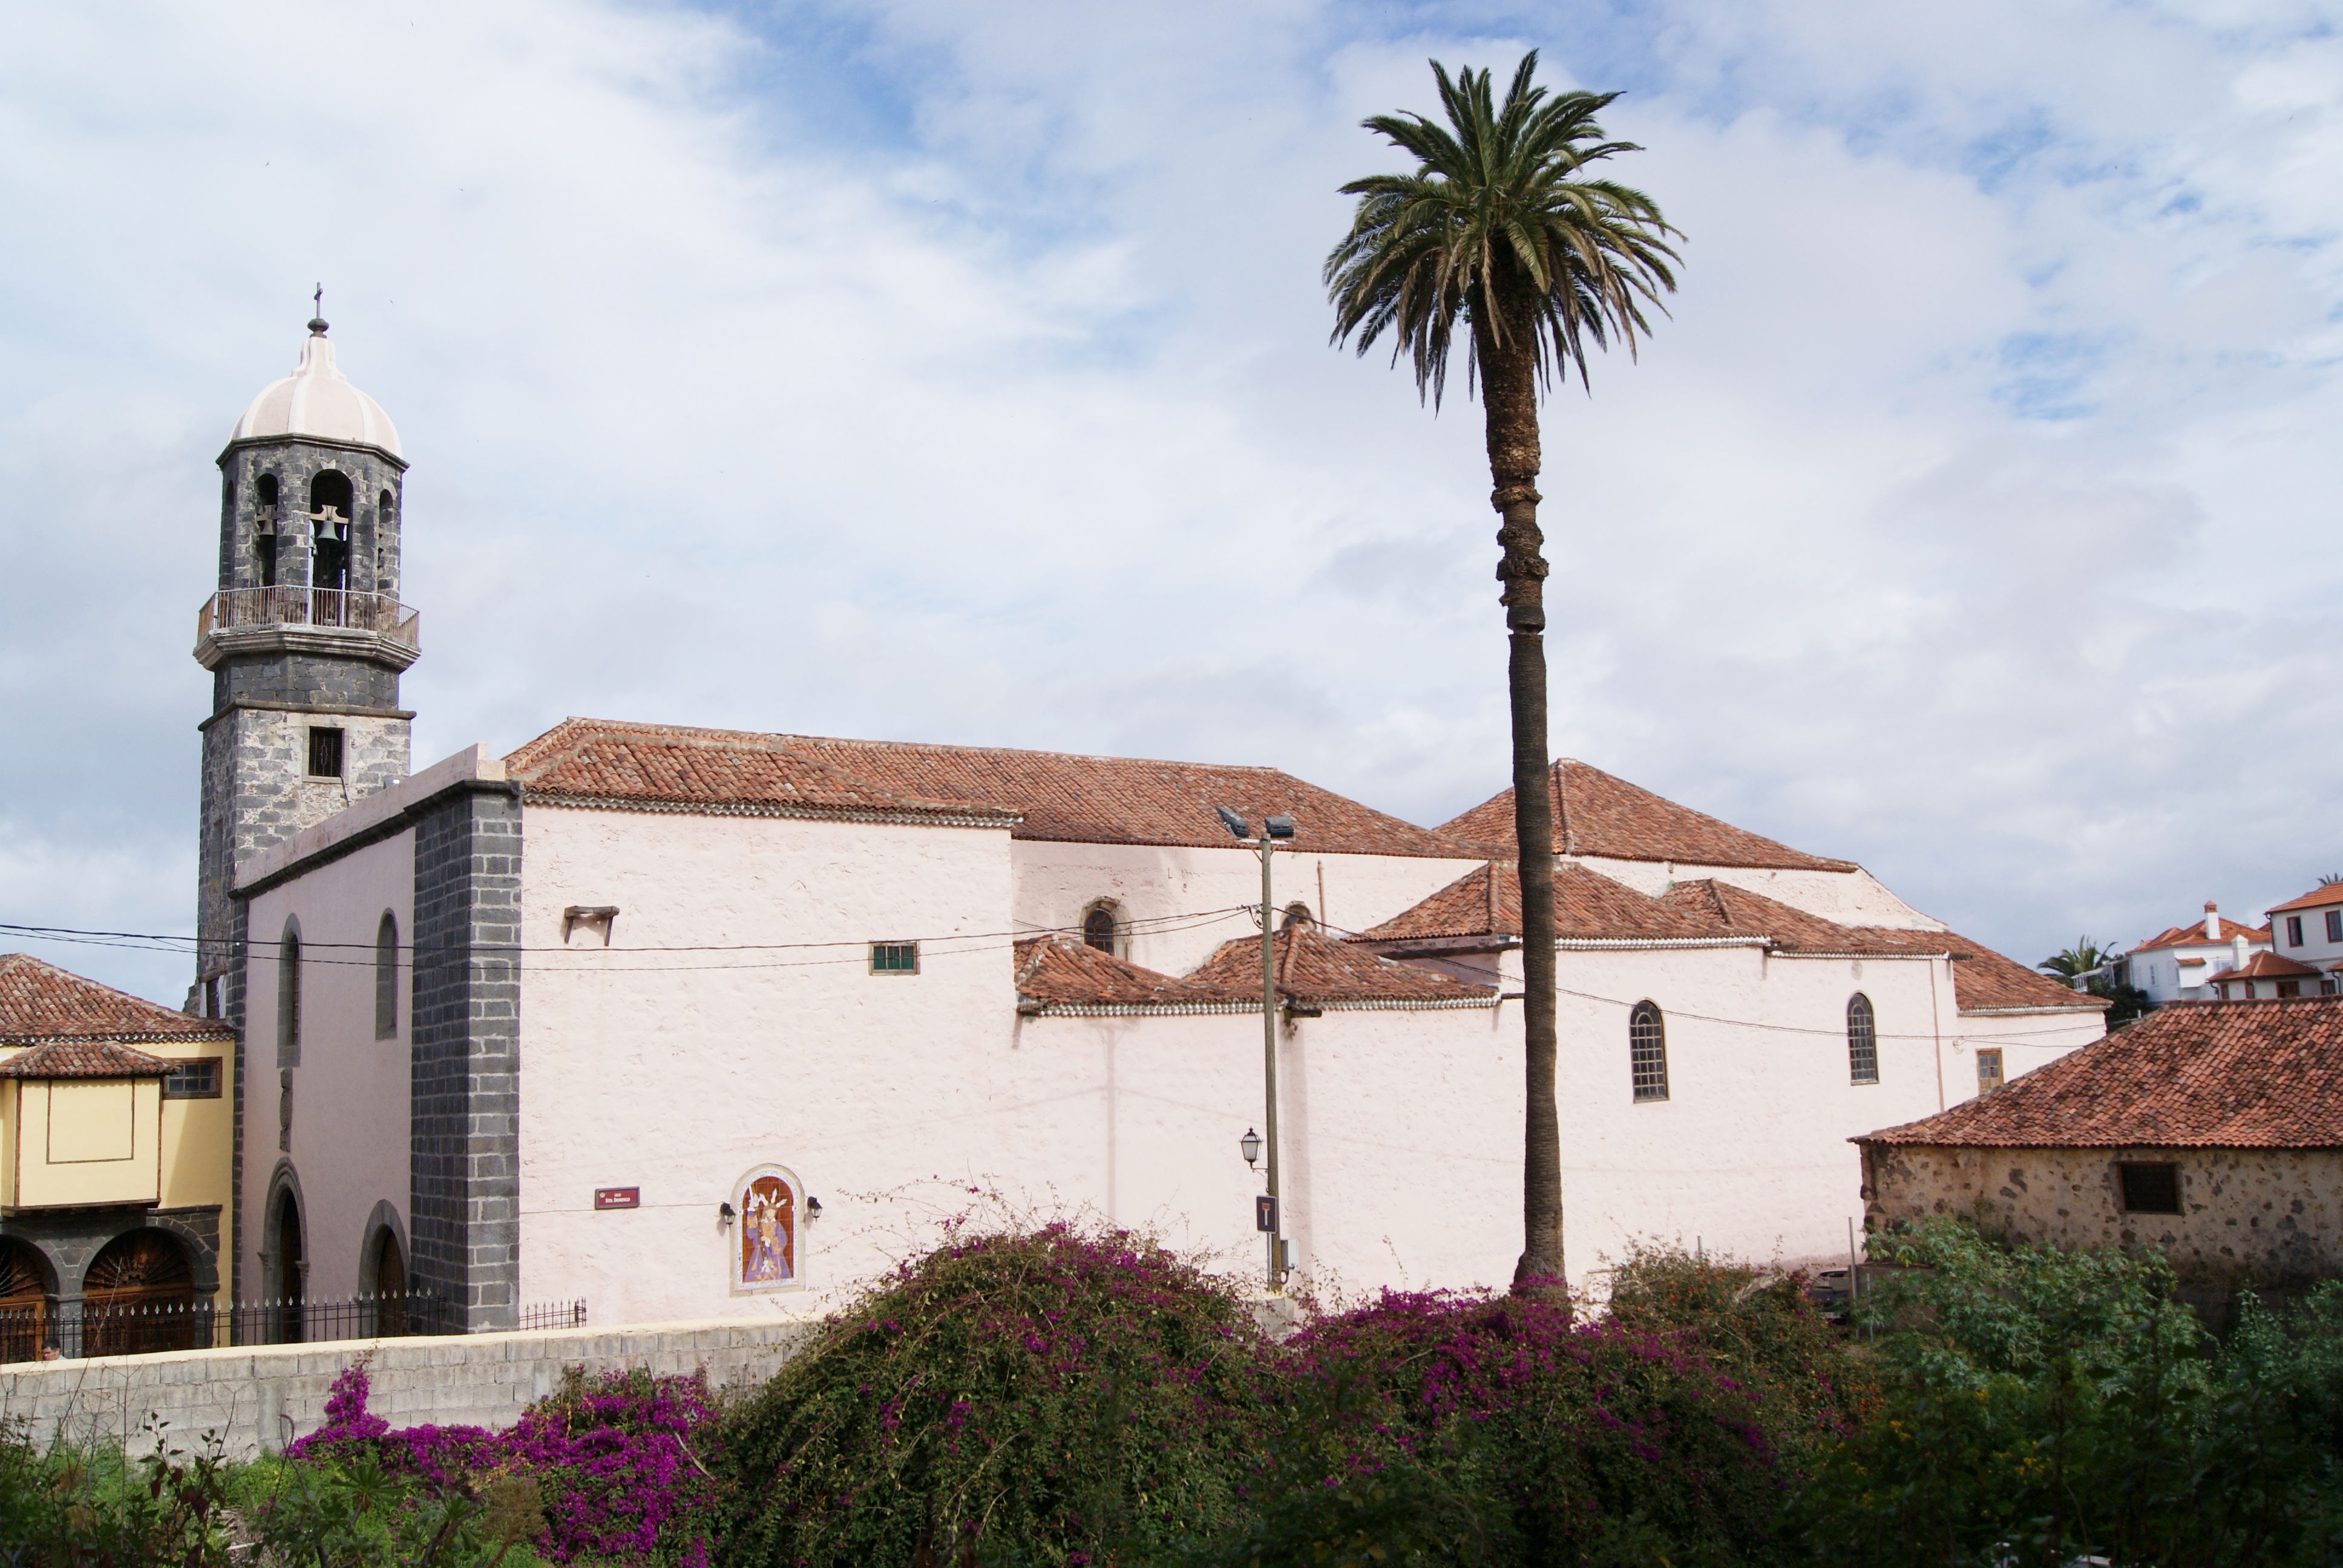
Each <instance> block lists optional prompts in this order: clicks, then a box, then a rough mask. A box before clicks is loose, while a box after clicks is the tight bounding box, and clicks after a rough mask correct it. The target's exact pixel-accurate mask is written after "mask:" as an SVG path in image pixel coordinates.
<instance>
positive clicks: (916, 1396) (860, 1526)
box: [713, 1225, 1262, 1568]
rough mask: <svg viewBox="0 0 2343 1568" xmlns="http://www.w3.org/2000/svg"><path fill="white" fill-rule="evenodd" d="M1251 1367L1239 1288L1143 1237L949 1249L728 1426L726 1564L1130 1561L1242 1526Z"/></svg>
mask: <svg viewBox="0 0 2343 1568" xmlns="http://www.w3.org/2000/svg"><path fill="white" fill-rule="evenodd" d="M1260 1357H1261V1335H1260V1333H1259V1332H1258V1331H1257V1329H1256V1328H1255V1327H1254V1325H1253V1323H1252V1318H1251V1315H1250V1313H1249V1312H1247V1310H1246V1308H1245V1305H1244V1303H1243V1302H1242V1301H1241V1300H1240V1299H1239V1298H1238V1296H1237V1295H1236V1293H1235V1289H1234V1287H1233V1286H1232V1284H1230V1283H1229V1282H1226V1281H1224V1280H1221V1279H1217V1278H1215V1277H1213V1276H1212V1275H1208V1274H1206V1273H1204V1272H1202V1271H1201V1270H1198V1269H1196V1268H1193V1267H1192V1266H1190V1265H1188V1264H1186V1263H1184V1262H1182V1261H1180V1260H1178V1259H1176V1258H1174V1257H1173V1256H1172V1255H1171V1254H1170V1253H1168V1252H1166V1251H1162V1250H1161V1248H1159V1247H1157V1246H1155V1245H1153V1244H1152V1243H1151V1242H1150V1241H1147V1240H1145V1239H1143V1238H1141V1237H1136V1236H1132V1235H1130V1234H1128V1233H1125V1232H1122V1231H1083V1230H1079V1229H1076V1228H1073V1227H1071V1226H1067V1225H1052V1226H1049V1227H1047V1228H1044V1229H1041V1230H1039V1231H1031V1232H1028V1233H1021V1234H1008V1235H989V1236H961V1237H958V1238H955V1239H954V1240H952V1241H950V1242H949V1243H948V1244H947V1245H945V1246H943V1247H942V1248H940V1249H939V1250H938V1251H934V1252H931V1253H930V1254H929V1255H928V1256H926V1257H924V1258H921V1259H919V1260H917V1261H913V1262H910V1263H907V1264H905V1265H903V1266H902V1267H901V1268H900V1269H899V1270H898V1271H896V1272H895V1274H894V1275H892V1276H891V1277H890V1279H889V1280H888V1281H887V1282H884V1283H883V1284H882V1285H881V1286H880V1288H878V1289H877V1290H875V1291H873V1292H871V1293H870V1295H868V1296H866V1297H865V1298H863V1299H862V1300H861V1301H860V1302H858V1303H857V1304H856V1305H854V1306H853V1307H852V1308H850V1309H849V1310H848V1311H846V1312H841V1313H840V1314H839V1315H838V1316H836V1317H835V1318H833V1319H832V1320H831V1321H830V1323H829V1324H828V1325H827V1327H826V1328H825V1330H824V1331H823V1332H822V1334H821V1336H820V1339H819V1340H818V1341H817V1342H815V1343H814V1344H813V1345H811V1346H810V1347H809V1348H808V1349H807V1350H805V1351H804V1352H800V1353H799V1355H798V1356H797V1357H795V1358H794V1359H793V1360H791V1361H790V1362H789V1364H788V1365H787V1366H786V1367H784V1368H783V1369H782V1371H781V1372H780V1373H779V1375H778V1376H777V1377H775V1378H774V1379H773V1381H772V1382H770V1383H769V1384H768V1385H767V1386H766V1387H765V1388H764V1389H763V1390H762V1391H760V1392H759V1393H758V1394H756V1395H755V1396H753V1397H752V1398H751V1399H749V1400H748V1401H746V1402H744V1403H743V1404H742V1405H741V1406H740V1407H739V1409H737V1410H736V1411H734V1412H731V1413H730V1414H729V1415H728V1416H727V1417H726V1418H725V1419H724V1420H723V1421H722V1422H720V1432H719V1442H718V1443H717V1444H716V1445H715V1449H716V1452H717V1454H718V1456H719V1457H718V1458H717V1459H716V1460H715V1461H714V1462H713V1463H714V1466H715V1468H716V1471H717V1473H718V1474H719V1477H721V1478H723V1479H725V1480H727V1481H729V1484H730V1487H731V1490H732V1496H731V1499H730V1506H729V1513H728V1515H727V1518H726V1521H725V1527H724V1531H723V1533H722V1536H721V1538H720V1544H719V1561H720V1562H724V1563H739V1564H767V1563H789V1564H802V1565H804V1568H828V1565H830V1564H833V1563H835V1564H851V1565H853V1568H864V1565H886V1564H909V1563H915V1562H916V1563H943V1562H947V1561H960V1562H966V1561H970V1560H973V1559H976V1558H978V1557H981V1558H983V1559H984V1560H987V1561H992V1562H1032V1563H1047V1564H1051V1565H1052V1568H1057V1565H1061V1564H1062V1565H1065V1568H1081V1565H1082V1564H1085V1563H1097V1562H1103V1561H1105V1560H1107V1558H1108V1557H1110V1556H1111V1557H1114V1558H1116V1559H1118V1560H1121V1561H1131V1560H1135V1559H1136V1558H1137V1557H1139V1556H1141V1555H1143V1554H1144V1553H1148V1552H1151V1551H1153V1550H1156V1549H1158V1548H1160V1547H1161V1546H1162V1545H1163V1544H1165V1543H1169V1542H1172V1541H1176V1540H1177V1539H1179V1538H1180V1537H1182V1536H1183V1535H1185V1534H1188V1533H1194V1532H1199V1531H1207V1530H1212V1529H1214V1528H1217V1527H1219V1526H1222V1525H1223V1524H1225V1523H1228V1522H1229V1521H1230V1520H1232V1518H1233V1517H1234V1516H1235V1514H1236V1512H1237V1509H1238V1505H1239V1500H1238V1495H1237V1489H1238V1487H1239V1485H1240V1484H1241V1483H1242V1477H1243V1475H1244V1474H1245V1472H1246V1470H1247V1468H1248V1463H1249V1461H1250V1457H1251V1455H1252V1452H1253V1448H1254V1443H1255V1437H1256V1433H1257V1432H1258V1430H1259V1427H1260V1422H1261V1409H1262V1387H1261V1376H1262V1373H1261V1359H1260Z"/></svg>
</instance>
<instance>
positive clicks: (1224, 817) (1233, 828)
mask: <svg viewBox="0 0 2343 1568" xmlns="http://www.w3.org/2000/svg"><path fill="white" fill-rule="evenodd" d="M1212 809H1213V810H1215V811H1217V812H1219V813H1220V815H1221V825H1222V827H1224V828H1226V829H1228V830H1229V831H1230V832H1231V833H1232V834H1233V835H1235V836H1236V837H1237V838H1240V839H1250V838H1252V823H1250V822H1248V821H1246V820H1245V819H1243V818H1242V817H1240V816H1238V815H1237V814H1236V813H1235V812H1234V811H1232V810H1230V809H1228V808H1227V807H1226V806H1215V807H1213V808H1212Z"/></svg>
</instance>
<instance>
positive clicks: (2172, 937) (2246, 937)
mask: <svg viewBox="0 0 2343 1568" xmlns="http://www.w3.org/2000/svg"><path fill="white" fill-rule="evenodd" d="M2269 936H2270V933H2269V928H2268V926H2263V927H2261V928H2259V929H2256V928H2255V927H2252V926H2241V925H2239V924H2237V921H2235V920H2227V919H2224V918H2223V916H2222V914H2221V912H2220V910H2219V909H2218V908H2217V906H2216V905H2215V904H2214V902H2213V900H2210V899H2207V900H2205V918H2204V919H2203V920H2197V921H2193V922H2191V923H2190V924H2188V925H2185V926H2175V927H2173V928H2172V929H2171V930H2167V931H2165V932H2163V933H2162V934H2160V935H2157V936H2153V937H2150V938H2149V939H2148V940H2146V941H2144V942H2142V943H2140V944H2139V945H2138V946H2137V947H2136V948H2134V949H2132V950H2130V951H2129V952H2127V953H2126V954H2125V955H2124V970H2125V973H2126V974H2127V975H2128V976H2129V977H2130V980H2131V983H2132V984H2133V985H2135V986H2137V987H2138V988H2139V989H2140V990H2144V991H2146V992H2147V996H2148V1000H2150V1001H2153V1002H2155V1003H2156V1004H2157V1006H2159V1007H2161V1006H2162V1005H2163V1004H2164V1003H2166V1002H2168V1001H2207V1000H2213V998H2214V995H2215V993H2214V992H2213V991H2212V990H2210V989H2208V987H2207V981H2208V980H2211V979H2212V977H2213V976H2214V975H2215V974H2217V973H2218V972H2219V971H2220V970H2227V969H2237V968H2239V967H2241V966H2243V965H2244V964H2245V963H2246V961H2247V960H2248V959H2250V958H2251V957H2252V956H2253V955H2254V954H2256V953H2266V952H2268V951H2269V950H2270V940H2269Z"/></svg>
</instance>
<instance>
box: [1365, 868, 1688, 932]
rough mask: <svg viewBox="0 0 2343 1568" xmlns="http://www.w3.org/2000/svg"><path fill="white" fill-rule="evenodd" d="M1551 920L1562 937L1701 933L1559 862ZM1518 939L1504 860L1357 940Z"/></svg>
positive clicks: (1516, 903)
mask: <svg viewBox="0 0 2343 1568" xmlns="http://www.w3.org/2000/svg"><path fill="white" fill-rule="evenodd" d="M1554 922H1555V929H1556V930H1557V931H1558V932H1559V933H1560V934H1561V935H1563V936H1564V937H1589V938H1602V937H1654V938H1660V937H1684V936H1696V935H1705V934H1707V933H1705V932H1699V931H1692V930H1685V929H1684V919H1683V917H1682V916H1680V915H1678V914H1676V913H1675V912H1674V911H1672V910H1668V909H1667V908H1665V907H1664V905H1662V904H1661V902H1660V901H1659V900H1656V899H1654V898H1650V897H1648V896H1646V895H1644V894H1643V893H1639V892H1637V891H1636V890H1634V889H1633V888H1630V887H1628V886H1626V885H1625V884H1624V883H1623V882H1617V881H1614V880H1613V879H1610V878H1609V877H1606V876H1604V875H1603V874H1602V873H1601V872H1600V871H1593V870H1589V869H1587V868H1586V867H1584V866H1580V865H1574V864H1572V863H1571V862H1570V861H1567V860H1564V861H1563V862H1561V863H1560V864H1558V865H1557V866H1555V868H1554ZM1521 934H1522V883H1521V878H1520V875H1519V874H1518V873H1517V872H1516V871H1515V869H1514V868H1513V865H1512V864H1511V863H1510V862H1505V863H1496V862H1492V863H1491V864H1489V865H1485V866H1482V867H1480V868H1479V869H1475V870H1472V871H1468V872H1466V873H1465V874H1464V875H1463V876H1462V877H1459V878H1458V879H1456V880H1455V881H1453V882H1451V883H1449V884H1448V886H1446V887H1444V888H1443V889H1441V890H1440V891H1438V892H1436V893H1434V894H1433V895H1432V896H1431V897H1430V898H1428V899H1426V900H1423V902H1422V903H1420V904H1417V905H1415V906H1414V907H1413V908H1412V909H1408V910H1402V911H1401V912H1400V913H1398V914H1396V915H1394V916H1393V917H1392V918H1391V919H1390V920H1385V921H1384V922H1383V924H1381V925H1379V926H1376V927H1374V928H1373V930H1366V931H1362V932H1361V933H1359V937H1358V939H1357V940H1362V941H1369V942H1383V941H1405V940H1438V939H1442V938H1450V937H1479V936H1494V937H1513V938H1519V937H1520V935H1521Z"/></svg>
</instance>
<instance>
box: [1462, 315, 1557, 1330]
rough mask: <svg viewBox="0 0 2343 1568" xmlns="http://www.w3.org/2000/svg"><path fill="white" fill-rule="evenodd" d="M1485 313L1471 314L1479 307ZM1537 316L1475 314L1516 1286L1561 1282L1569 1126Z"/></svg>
mask: <svg viewBox="0 0 2343 1568" xmlns="http://www.w3.org/2000/svg"><path fill="white" fill-rule="evenodd" d="M1479 314H1480V313H1476V317H1477V316H1478V315H1479ZM1535 329H1536V328H1535V326H1534V323H1532V322H1530V321H1527V320H1523V319H1517V320H1516V321H1515V322H1513V323H1512V324H1509V327H1508V330H1506V332H1505V333H1504V336H1503V339H1502V340H1500V339H1499V338H1498V337H1497V336H1496V335H1495V334H1494V333H1493V332H1490V331H1489V330H1487V329H1486V328H1485V327H1483V325H1482V324H1481V322H1480V321H1479V320H1478V319H1476V321H1475V323H1474V338H1475V342H1474V347H1475V348H1476V349H1477V350H1478V352H1479V357H1480V367H1479V368H1480V371H1481V377H1482V379H1481V402H1482V407H1483V410H1484V411H1485V412H1486V414H1487V417H1488V443H1489V477H1490V479H1491V481H1492V482H1493V484H1494V486H1495V488H1494V489H1493V491H1492V492H1491V494H1490V497H1489V504H1490V505H1491V506H1493V507H1494V508H1496V509H1497V513H1498V515H1499V516H1500V517H1502V518H1503V519H1504V521H1503V526H1501V527H1500V528H1498V530H1497V544H1498V547H1499V548H1501V549H1503V552H1504V555H1503V559H1502V560H1500V562H1499V563H1498V566H1497V578H1498V580H1499V581H1501V582H1503V584H1504V585H1505V591H1504V593H1503V595H1502V596H1501V598H1500V599H1499V602H1500V603H1502V604H1503V606H1504V607H1505V628H1506V630H1507V631H1508V632H1509V633H1510V634H1511V637H1512V643H1513V648H1512V656H1511V658H1510V659H1509V661H1508V663H1507V667H1506V689H1507V695H1508V696H1509V697H1510V699H1511V700H1512V707H1513V838H1514V841H1515V843H1516V845H1517V846H1518V849H1517V854H1518V856H1519V862H1518V864H1519V869H1520V876H1521V883H1522V970H1523V982H1524V983H1523V987H1522V990H1523V999H1522V1035H1523V1046H1524V1048H1525V1049H1524V1050H1523V1058H1524V1070H1525V1076H1526V1080H1527V1082H1526V1089H1527V1093H1526V1095H1525V1097H1524V1099H1525V1108H1524V1116H1525V1118H1526V1120H1525V1123H1524V1126H1523V1141H1522V1257H1521V1261H1520V1262H1519V1263H1517V1264H1516V1265H1514V1268H1513V1289H1514V1290H1515V1291H1516V1292H1522V1293H1524V1294H1537V1295H1546V1294H1556V1295H1558V1294H1559V1293H1560V1292H1561V1289H1562V1279H1563V1258H1562V1130H1561V1127H1560V1124H1559V1121H1558V1120H1557V1112H1556V1108H1555V1104H1554V1061H1555V1057H1556V1054H1557V1045H1556V1040H1555V1031H1554V797H1553V793H1552V786H1551V784H1550V783H1549V781H1548V780H1549V778H1550V769H1551V768H1552V756H1551V753H1550V752H1549V751H1548V749H1547V744H1546V705H1545V575H1546V562H1545V557H1544V553H1543V547H1544V542H1545V539H1544V535H1543V534H1541V533H1540V532H1539V531H1538V521H1537V508H1538V502H1539V500H1540V499H1541V497H1540V496H1539V495H1538V489H1537V477H1538V468H1539V467H1540V454H1539V450H1538V409H1537V361H1536V357H1535V344H1534V338H1533V337H1532V336H1531V335H1532V334H1533V333H1534V331H1535Z"/></svg>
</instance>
